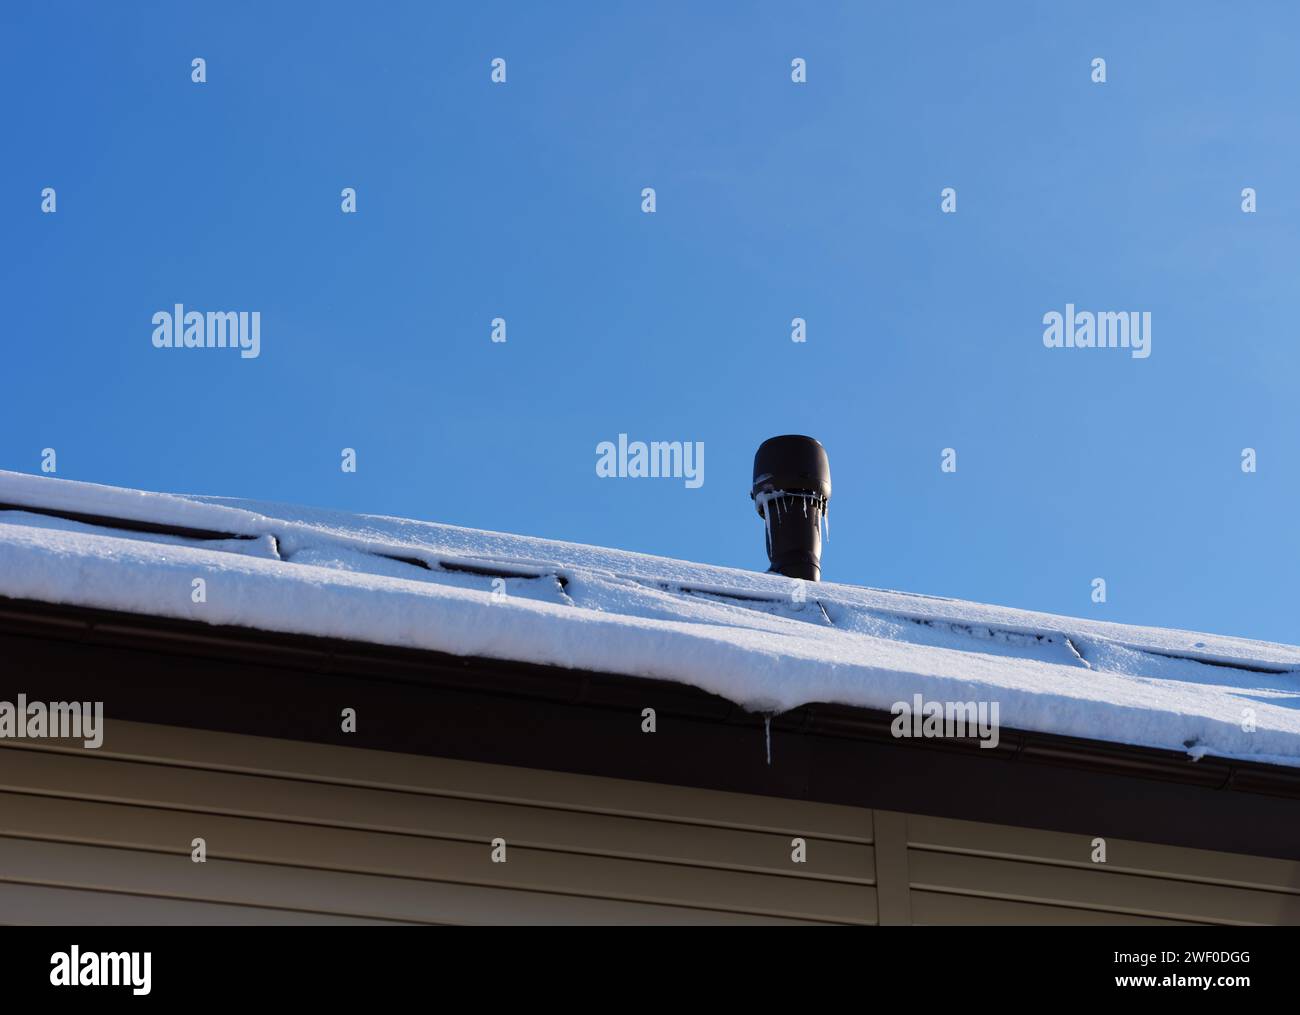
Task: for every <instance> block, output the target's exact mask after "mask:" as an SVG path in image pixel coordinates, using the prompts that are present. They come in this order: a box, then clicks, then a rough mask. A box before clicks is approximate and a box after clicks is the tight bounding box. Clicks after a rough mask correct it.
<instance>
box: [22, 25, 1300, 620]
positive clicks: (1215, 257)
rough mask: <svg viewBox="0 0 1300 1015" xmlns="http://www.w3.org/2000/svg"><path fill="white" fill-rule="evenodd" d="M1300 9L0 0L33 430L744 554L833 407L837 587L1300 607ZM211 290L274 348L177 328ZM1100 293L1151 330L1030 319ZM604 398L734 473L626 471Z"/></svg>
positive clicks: (526, 529) (164, 463)
mask: <svg viewBox="0 0 1300 1015" xmlns="http://www.w3.org/2000/svg"><path fill="white" fill-rule="evenodd" d="M308 9H310V10H311V11H312V12H314V13H313V14H312V15H311V16H304V14H303V13H302V12H303V11H306V10H308ZM1298 51H1300V14H1297V13H1296V12H1295V9H1294V6H1293V5H1289V4H1283V3H1276V4H1260V5H1244V7H1243V6H1242V5H1228V4H1209V3H1199V4H1178V3H1163V4H1154V3H1153V4H1140V5H1139V4H1131V3H1118V4H1098V3H1086V4H1085V3H1080V4H1070V5H1065V4H1055V3H1053V4H1048V3H1024V4H998V5H996V10H994V9H993V8H991V7H990V6H989V5H977V4H968V3H951V4H938V5H936V4H922V3H917V4H888V5H886V4H867V3H856V2H855V3H829V2H822V3H809V4H797V3H788V2H782V3H754V4H743V5H742V4H702V3H685V2H674V3H655V4H650V5H647V4H631V3H622V4H613V3H595V2H591V3H562V4H535V3H528V4H525V3H522V2H519V3H509V4H485V3H473V4H471V3H455V4H450V3H438V4H434V3H411V4H386V3H385V4H311V5H310V6H309V5H307V4H305V3H304V4H287V3H225V2H223V3H221V4H206V5H202V6H200V5H196V4H173V3H147V4H146V3H138V2H124V3H114V4H102V3H90V2H85V3H78V4H60V3H40V4H36V3H16V2H7V3H5V4H4V5H3V7H2V8H0V86H2V87H3V94H4V96H5V99H6V101H5V116H4V122H3V127H2V128H0V129H2V130H3V137H4V145H3V157H2V158H0V192H2V195H3V199H2V201H0V243H2V244H3V259H2V260H0V288H2V296H3V304H4V309H5V318H6V328H5V351H4V357H3V368H2V369H3V376H4V383H3V385H2V386H0V387H2V390H3V397H0V467H2V468H6V469H15V470H20V471H25V472H37V471H39V466H40V452H41V449H42V448H45V447H53V448H55V449H56V450H57V452H58V475H59V476H60V477H63V478H69V479H82V480H90V481H94V482H100V483H111V484H118V485H124V486H133V487H141V488H145V489H158V490H169V491H178V492H193V493H213V494H224V495H230V496H243V497H252V498H260V499H267V500H276V501H287V502H299V503H306V504H315V505H324V506H333V507H338V508H343V509H348V510H354V511H365V512H373V513H382V514H394V515H401V516H408V517H416V518H427V519H433V520H438V521H444V522H449V523H454V524H459V525H467V526H474V527H481V528H490V529H501V530H506V531H511V532H522V533H529V534H535V535H544V536H551V537H555V538H561V539H571V540H578V541H583V542H592V543H599V544H604V545H609V546H617V547H625V548H629V549H634V550H640V551H644V552H647V553H654V554H663V555H668V556H674V557H683V558H687V559H693V560H700V561H707V562H712V563H718V564H726V565H735V566H740V567H749V568H756V569H759V570H761V569H763V568H764V567H765V566H766V560H765V558H764V555H763V540H762V525H761V522H760V521H759V519H758V517H757V516H756V515H755V514H754V511H753V508H752V506H751V503H750V501H749V499H748V496H747V493H748V486H749V479H750V475H749V471H750V467H751V463H752V456H753V452H754V449H755V448H756V447H757V445H758V444H759V442H760V441H761V440H762V439H763V438H765V437H768V436H771V435H773V434H779V433H789V432H795V433H808V434H812V435H814V436H816V437H818V438H819V439H820V440H821V441H822V442H823V443H824V444H825V445H826V447H827V449H828V451H829V453H830V458H831V466H832V470H833V474H834V482H835V493H834V500H833V501H832V506H831V523H832V529H831V542H830V544H829V546H828V548H827V552H826V556H825V560H824V564H825V572H824V573H825V577H826V578H827V579H828V580H834V581H843V582H851V583H856V584H864V585H873V586H878V587H887V588H896V589H903V590H910V591H916V592H922V593H928V594H933V595H946V596H959V597H963V598H970V599H975V600H981V601H986V602H995V603H1005V604H1009V605H1014V606H1021V607H1027V608H1034V609H1042V610H1049V611H1054V612H1061V613H1069V614H1077V615H1084V616H1093V617H1104V618H1108V619H1113V620H1118V621H1125V622H1132V623H1141V624H1155V625H1168V626H1178V627H1188V628H1195V629H1202V630H1208V631H1215V632H1225V633H1230V634H1240V635H1248V636H1254V637H1260V638H1269V639H1274V640H1280V641H1291V642H1295V641H1300V614H1298V613H1297V607H1296V592H1295V590H1296V575H1297V570H1298V567H1297V565H1298V563H1300V529H1298V528H1297V524H1296V510H1297V506H1298V505H1300V496H1298V495H1300V478H1298V477H1300V440H1298V439H1297V428H1296V420H1297V416H1300V405H1298V404H1297V403H1298V402H1300V399H1297V397H1296V392H1297V380H1296V378H1297V369H1298V368H1300V335H1297V333H1296V323H1295V322H1296V312H1295V307H1296V291H1297V282H1296V280H1297V265H1298V264H1300V228H1298V227H1300V201H1298V200H1297V196H1296V195H1297V185H1296V181H1297V180H1300V60H1297V59H1296V53H1297V52H1298ZM1098 56H1100V57H1103V58H1104V59H1105V60H1106V61H1107V82H1106V83H1105V84H1104V85H1098V84H1094V83H1093V82H1092V81H1091V80H1090V75H1091V67H1090V63H1091V61H1092V59H1093V58H1094V57H1098ZM195 57H202V58H204V59H205V60H206V61H207V77H208V80H207V82H206V83H205V84H194V83H192V82H191V80H190V73H191V70H190V68H191V60H192V59H193V58H195ZM494 57H503V58H505V59H506V61H507V82H506V84H505V85H503V86H499V85H494V84H493V83H492V82H491V81H490V80H489V72H490V67H489V64H490V61H491V60H492V59H493V58H494ZM795 57H803V58H804V59H806V60H807V66H808V82H807V84H805V85H795V84H793V83H792V82H791V80H790V61H791V60H792V59H793V58H795ZM347 186H351V187H355V188H356V190H357V195H358V212H357V214H355V215H345V214H343V213H342V212H341V211H340V196H339V195H340V191H341V189H342V188H343V187H347ZM647 186H649V187H654V188H655V189H656V191H657V196H658V210H657V212H656V213H655V214H654V215H646V214H642V212H641V210H640V205H641V198H640V193H641V189H642V188H643V187H647ZM949 186H950V187H954V188H956V190H957V193H958V210H957V213H956V214H954V215H944V214H942V213H941V212H940V207H939V206H940V191H941V189H942V188H944V187H949ZM1247 186H1249V187H1254V188H1256V190H1257V192H1258V206H1259V210H1258V212H1257V213H1256V214H1253V215H1250V214H1244V213H1243V212H1242V211H1241V198H1240V192H1241V189H1242V188H1243V187H1247ZM44 187H54V188H55V189H56V191H57V202H58V204H57V209H58V210H57V212H56V213H55V214H52V215H47V214H42V212H41V210H40V203H41V202H40V193H41V190H42V188H44ZM178 302H180V303H184V304H185V305H186V306H187V307H189V308H192V309H200V310H227V309H232V310H250V311H251V310H258V311H260V312H261V314H262V353H261V356H260V357H259V358H258V359H256V360H241V359H240V358H239V357H238V356H237V355H232V354H231V353H229V352H228V351H222V350H202V351H200V350H187V351H180V352H178V351H176V350H158V349H155V348H153V347H152V345H151V342H150V336H151V333H152V324H151V318H152V315H153V314H154V312H155V311H158V310H162V309H170V308H171V306H172V305H173V304H175V303H178ZM1067 302H1072V303H1074V304H1076V305H1077V306H1078V307H1079V308H1080V309H1090V310H1116V311H1125V310H1145V311H1150V312H1151V314H1152V339H1153V342H1152V347H1153V352H1152V355H1151V357H1150V358H1149V359H1147V360H1144V361H1139V360H1134V359H1132V358H1131V357H1130V356H1129V355H1128V353H1127V352H1125V351H1123V350H1095V349H1094V350H1080V349H1070V350H1067V349H1060V350H1056V349H1051V350H1049V349H1046V348H1044V346H1043V342H1042V332H1043V324H1042V317H1043V315H1044V314H1045V313H1046V312H1048V311H1050V310H1058V311H1061V310H1063V309H1064V306H1065V304H1066V303H1067ZM497 316H500V317H504V318H505V319H506V321H507V326H508V340H507V342H506V343H505V344H493V343H492V342H491V341H490V340H489V322H490V321H491V319H492V318H494V317H497ZM796 316H799V317H803V318H805V319H806V320H807V322H808V341H807V342H806V344H802V345H799V344H795V343H792V342H791V341H790V321H791V319H792V318H793V317H796ZM620 432H625V433H628V434H629V435H630V437H631V438H632V439H641V440H647V441H649V440H673V439H676V440H690V441H703V442H704V444H705V449H706V453H705V483H704V485H703V487H702V488H700V489H694V490H692V489H687V488H686V487H685V486H684V484H683V483H682V482H680V481H674V480H641V479H623V480H610V479H599V478H597V476H596V473H595V461H596V453H595V448H596V445H597V444H598V443H599V442H601V441H603V440H616V439H617V435H618V434H619V433H620ZM343 447H353V448H355V449H357V451H358V455H359V468H358V471H357V473H356V474H355V475H348V474H344V473H342V472H341V470H340V468H339V455H340V449H341V448H343ZM945 447H952V448H955V449H956V450H957V453H958V471H957V473H956V474H952V475H945V474H943V473H941V472H940V469H939V461H940V451H941V449H942V448H945ZM1244 447H1254V448H1256V449H1257V451H1258V456H1259V458H1258V461H1259V471H1258V473H1256V474H1254V475H1245V474H1243V473H1242V471H1241V468H1240V460H1241V449H1242V448H1244ZM1098 576H1101V577H1104V578H1105V579H1106V580H1107V582H1108V602H1107V603H1106V604H1104V605H1095V604H1093V603H1092V601H1091V599H1090V592H1091V587H1090V581H1091V580H1092V579H1093V578H1094V577H1098Z"/></svg>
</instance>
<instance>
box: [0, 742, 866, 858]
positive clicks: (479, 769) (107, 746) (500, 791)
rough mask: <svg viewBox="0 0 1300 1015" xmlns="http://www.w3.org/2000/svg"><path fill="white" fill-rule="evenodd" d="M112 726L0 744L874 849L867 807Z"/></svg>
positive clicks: (374, 752) (414, 756) (0, 745)
mask: <svg viewBox="0 0 1300 1015" xmlns="http://www.w3.org/2000/svg"><path fill="white" fill-rule="evenodd" d="M105 728H106V733H105V737H104V744H103V746H102V747H101V748H99V749H97V750H94V751H87V750H85V749H84V748H83V747H82V746H81V745H80V743H79V742H73V743H68V742H66V741H56V740H0V749H3V748H5V747H16V748H20V749H23V748H26V749H32V750H44V751H57V752H64V753H71V754H73V755H76V756H88V755H95V756H98V757H103V758H122V759H129V760H139V761H147V762H155V763H162V764H168V765H176V766H181V767H187V768H205V769H212V770H218V771H230V772H247V773H252V774H257V775H276V776H282V777H287V778H293V779H300V780H311V781H319V782H328V783H335V784H339V785H353V786H366V787H372V788H378V789H391V790H404V791H408V792H415V793H433V794H437V795H443V796H465V797H473V798H476V799H482V800H495V801H500V802H504V803H520V804H526V805H530V806H536V805H541V806H546V807H554V808H557V809H572V810H579V811H585V812H589V813H599V814H625V815H630V816H634V817H641V818H663V819H667V820H671V821H676V822H684V823H699V824H705V825H712V826H715V827H723V828H728V827H729V828H741V829H751V830H754V831H771V832H782V833H784V832H789V833H790V834H792V835H812V836H817V837H819V838H824V839H843V840H845V841H849V842H866V843H869V842H871V812H870V811H869V810H866V809H865V808H860V807H842V806H837V805H834V804H818V803H809V802H807V801H803V800H786V799H782V798H778V797H761V796H752V795H749V794H744V793H722V792H717V791H714V790H702V789H693V788H689V787H685V786H664V785H660V784H657V783H651V782H636V781H633V780H629V779H608V778H604V777H600V776H589V775H570V774H568V773H564V772H550V771H544V770H540V769H529V768H517V767H514V766H508V765H490V764H484V763H481V762H470V761H455V760H452V759H447V758H430V757H424V756H419V755H411V754H397V753H393V752H388V751H372V750H360V749H357V748H339V747H332V746H328V745H323V744H309V743H300V742H297V741H291V740H275V739H271V738H267V737H253V736H244V735H242V734H234V733H215V732H211V731H208V730H190V729H179V728H176V727H170V726H157V725H153V724H149V723H133V722H124V721H120V720H118V721H115V720H113V719H111V718H109V719H106V720H105Z"/></svg>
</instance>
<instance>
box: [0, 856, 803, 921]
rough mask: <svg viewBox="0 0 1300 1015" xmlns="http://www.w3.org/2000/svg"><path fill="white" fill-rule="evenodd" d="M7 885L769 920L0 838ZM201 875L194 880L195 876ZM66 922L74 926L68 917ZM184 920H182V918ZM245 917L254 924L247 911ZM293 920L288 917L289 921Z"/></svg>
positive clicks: (346, 907) (621, 917)
mask: <svg viewBox="0 0 1300 1015" xmlns="http://www.w3.org/2000/svg"><path fill="white" fill-rule="evenodd" d="M0 871H3V872H4V875H3V876H4V878H5V880H6V882H14V883H26V884H29V885H32V886H44V885H58V886H65V887H72V888H76V889H91V890H96V891H115V892H119V893H131V894H135V895H142V896H149V897H153V898H158V899H163V900H167V899H171V900H180V901H190V902H198V903H204V904H207V903H213V902H216V903H221V904H230V905H235V906H245V907H263V908H273V909H279V910H281V911H282V914H281V915H280V916H279V917H278V918H277V922H279V921H280V920H283V919H284V916H283V913H287V912H293V913H303V912H306V913H314V914H323V915H328V914H334V915H339V916H348V917H362V918H369V919H374V920H398V921H407V922H411V923H450V924H544V925H562V924H591V923H598V924H636V925H640V924H672V925H676V924H692V923H695V924H708V925H723V924H756V923H761V924H772V923H795V922H797V921H784V920H779V919H774V918H772V917H757V916H750V915H747V914H735V913H721V912H713V911H710V910H705V909H691V908H686V907H671V906H649V905H639V904H635V903H628V902H624V901H614V900H608V899H598V898H584V897H580V896H568V895H551V894H547V893H544V892H519V891H510V890H504V889H499V888H484V887H480V886H475V885H458V884H452V883H445V882H444V883H438V882H428V881H412V880H406V879H403V878H388V877H375V876H372V875H364V874H353V873H344V872H339V871H322V870H312V869H310V868H304V867H283V866H277V865H274V864H267V863H242V862H238V861H230V860H209V861H208V862H207V863H204V864H195V863H193V862H191V860H190V858H189V855H188V854H186V855H184V856H180V855H176V854H160V853H152V852H145V851H141V850H127V849H113V848H107V847H104V846H86V845H79V844H73V843H62V842H48V841H40V840H35V839H13V838H5V837H3V836H0ZM200 875H201V876H200ZM66 922H69V923H81V922H83V920H82V918H81V917H80V916H79V915H73V914H68V919H67V921H66ZM181 922H188V921H184V920H183V921H181ZM247 922H248V923H257V922H259V921H258V920H257V918H256V916H250V917H249V919H248V921H247ZM289 922H294V921H289Z"/></svg>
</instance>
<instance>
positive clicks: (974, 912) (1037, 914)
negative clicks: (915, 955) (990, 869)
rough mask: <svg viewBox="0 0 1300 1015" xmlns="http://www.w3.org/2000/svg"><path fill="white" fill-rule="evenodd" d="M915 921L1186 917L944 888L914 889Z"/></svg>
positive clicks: (1104, 921) (1111, 922) (986, 923)
mask: <svg viewBox="0 0 1300 1015" xmlns="http://www.w3.org/2000/svg"><path fill="white" fill-rule="evenodd" d="M909 905H910V907H911V915H912V922H913V923H915V924H922V925H923V924H929V925H943V926H954V925H956V926H972V925H973V926H982V927H997V926H1007V925H1012V926H1024V925H1026V924H1033V925H1039V926H1047V925H1057V926H1069V927H1078V926H1088V925H1102V926H1138V925H1151V926H1155V925H1161V924H1163V925H1166V926H1174V925H1177V924H1179V923H1182V922H1183V921H1179V920H1161V919H1157V918H1155V917H1146V916H1133V915H1131V914H1127V913H1110V912H1105V911H1099V910H1093V909H1072V908H1069V907H1067V906H1047V905H1039V904H1036V903H1031V902H1012V901H1010V900H1008V899H990V898H984V897H982V896H977V895H948V894H946V893H943V892H926V891H913V892H912V893H911V899H910V900H909Z"/></svg>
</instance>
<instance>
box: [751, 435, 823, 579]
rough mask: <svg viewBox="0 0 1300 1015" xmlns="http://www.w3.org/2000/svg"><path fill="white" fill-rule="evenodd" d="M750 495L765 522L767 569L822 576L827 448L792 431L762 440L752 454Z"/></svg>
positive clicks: (790, 575)
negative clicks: (752, 471) (782, 435)
mask: <svg viewBox="0 0 1300 1015" xmlns="http://www.w3.org/2000/svg"><path fill="white" fill-rule="evenodd" d="M749 495H750V497H752V498H753V499H754V507H755V508H756V509H757V510H758V514H759V517H760V518H762V519H763V521H764V523H765V524H766V527H767V557H768V560H770V561H771V562H772V566H771V567H770V568H768V571H769V572H770V573H775V574H783V575H785V576H786V577H787V578H802V579H803V580H804V581H814V582H815V581H820V580H821V576H822V564H821V559H822V526H823V525H825V524H826V523H827V518H826V512H827V508H828V506H829V503H830V499H831V463H830V459H828V458H827V457H826V449H825V448H824V447H822V446H821V444H819V443H818V442H817V441H815V440H813V439H812V438H811V437H801V436H798V435H796V434H787V435H786V436H784V437H771V438H769V439H768V440H765V441H764V442H763V443H762V444H760V445H759V447H758V451H757V452H756V453H755V454H754V486H753V488H752V489H751V490H750V491H749ZM826 531H827V534H829V532H830V530H829V528H827V530H826Z"/></svg>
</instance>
